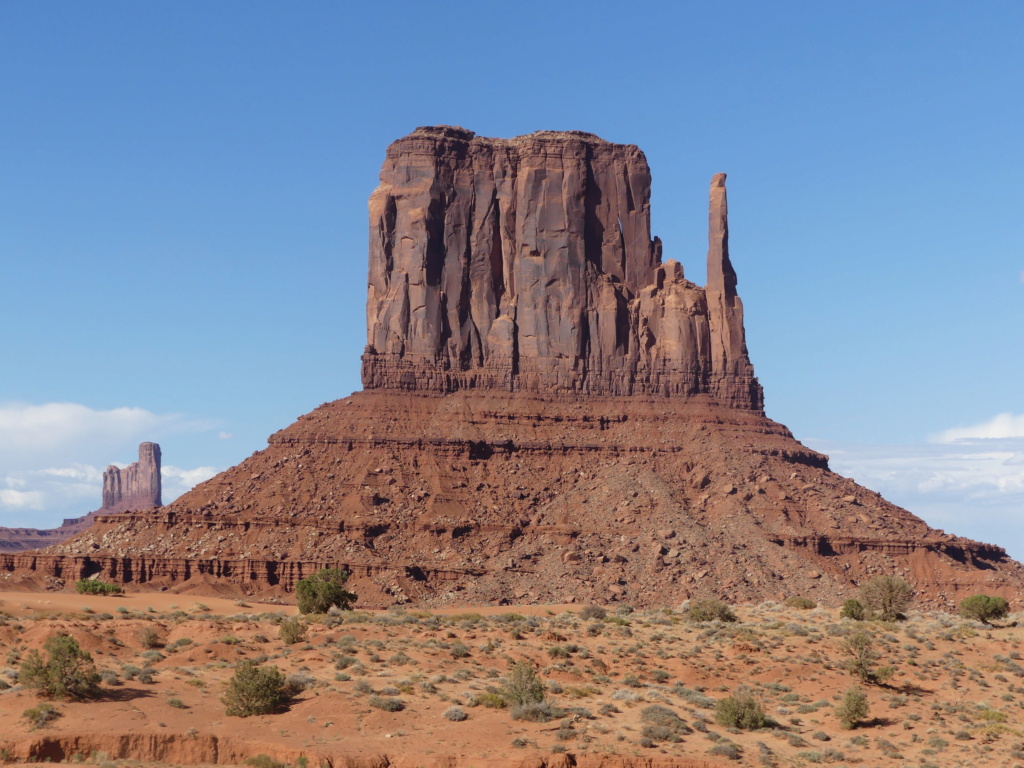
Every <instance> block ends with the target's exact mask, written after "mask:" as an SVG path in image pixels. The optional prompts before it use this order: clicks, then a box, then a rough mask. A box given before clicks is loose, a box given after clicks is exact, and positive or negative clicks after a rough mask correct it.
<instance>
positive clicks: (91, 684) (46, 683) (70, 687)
mask: <svg viewBox="0 0 1024 768" xmlns="http://www.w3.org/2000/svg"><path fill="white" fill-rule="evenodd" d="M43 650H45V651H46V653H47V655H48V658H47V660H46V661H43V657H42V656H41V655H40V653H39V651H36V650H32V651H29V653H28V656H26V657H25V661H23V662H22V664H21V668H20V669H19V670H18V682H19V683H21V684H22V685H23V686H25V687H26V688H30V689H33V690H35V691H37V692H38V693H39V695H40V696H42V697H43V698H46V699H69V700H72V701H83V700H85V699H91V698H94V697H96V696H98V695H99V693H100V687H99V682H100V675H99V672H97V671H96V666H95V665H94V664H93V663H92V656H90V655H89V654H88V653H87V652H86V651H83V650H82V649H81V648H80V647H79V646H78V641H77V640H75V638H73V637H71V636H70V635H56V636H55V637H51V638H50V639H49V640H47V641H46V643H45V644H44V645H43Z"/></svg>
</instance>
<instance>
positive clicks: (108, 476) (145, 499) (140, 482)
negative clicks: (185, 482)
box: [99, 443, 162, 514]
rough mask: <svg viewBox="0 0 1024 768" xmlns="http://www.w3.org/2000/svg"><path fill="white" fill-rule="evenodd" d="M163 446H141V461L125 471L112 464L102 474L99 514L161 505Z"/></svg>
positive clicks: (147, 444) (144, 444)
mask: <svg viewBox="0 0 1024 768" xmlns="http://www.w3.org/2000/svg"><path fill="white" fill-rule="evenodd" d="M160 495H161V480H160V446H159V445H157V444H156V443H140V444H139V460H138V461H136V462H135V463H133V464H129V465H128V466H127V467H125V468H124V469H119V468H118V467H116V466H114V465H113V464H111V465H110V466H109V467H107V470H106V472H104V473H103V507H102V508H101V509H100V510H99V512H100V513H106V514H110V513H114V512H127V511H128V510H130V509H149V508H150V507H159V506H160V505H161V503H162V502H161V500H160Z"/></svg>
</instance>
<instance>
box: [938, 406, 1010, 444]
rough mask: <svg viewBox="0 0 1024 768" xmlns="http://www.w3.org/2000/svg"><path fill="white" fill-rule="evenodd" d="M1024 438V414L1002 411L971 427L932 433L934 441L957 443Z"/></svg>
mask: <svg viewBox="0 0 1024 768" xmlns="http://www.w3.org/2000/svg"><path fill="white" fill-rule="evenodd" d="M1006 438H1024V414H1015V413H1000V414H998V415H997V416H993V417H992V418H991V419H989V420H988V421H983V422H982V423H981V424H975V425H973V426H969V427H955V428H953V429H947V430H944V431H942V432H939V433H938V434H936V435H932V437H931V438H930V441H931V442H933V443H955V442H958V441H962V440H998V439H1006Z"/></svg>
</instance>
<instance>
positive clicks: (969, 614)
mask: <svg viewBox="0 0 1024 768" xmlns="http://www.w3.org/2000/svg"><path fill="white" fill-rule="evenodd" d="M1009 612H1010V604H1009V603H1007V602H1006V600H1005V599H1003V598H1001V597H992V596H991V595H971V596H970V597H968V598H965V599H963V600H961V601H960V615H961V616H963V617H964V618H965V619H977V620H978V621H982V622H984V623H986V624H988V623H989V622H990V621H991V620H992V619H1001V618H1003V617H1005V616H1006V614H1008V613H1009Z"/></svg>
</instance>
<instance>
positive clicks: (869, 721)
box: [0, 592, 1024, 768]
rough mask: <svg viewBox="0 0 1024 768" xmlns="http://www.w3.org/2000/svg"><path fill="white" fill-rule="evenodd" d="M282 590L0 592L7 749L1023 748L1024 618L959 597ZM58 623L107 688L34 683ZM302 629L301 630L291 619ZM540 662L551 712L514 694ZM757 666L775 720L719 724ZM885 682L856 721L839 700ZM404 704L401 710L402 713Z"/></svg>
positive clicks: (671, 759) (702, 759)
mask: <svg viewBox="0 0 1024 768" xmlns="http://www.w3.org/2000/svg"><path fill="white" fill-rule="evenodd" d="M281 602H285V601H282V600H281V599H280V598H271V599H270V601H268V602H260V601H258V600H255V599H225V598H219V597H204V596H200V595H195V594H182V593H178V594H176V593H173V592H134V593H129V594H125V595H121V596H96V595H78V594H73V593H66V592H65V593H60V592H0V654H2V657H0V659H2V661H0V681H2V683H0V687H2V688H3V690H0V757H2V759H3V760H4V761H5V762H8V763H29V762H65V763H80V764H89V765H99V766H102V767H103V768H112V767H113V766H122V765H140V764H142V765H148V764H153V763H161V764H168V765H214V764H231V765H251V766H255V767H256V768H272V767H273V766H296V767H297V768H305V766H308V765H312V766H331V767H332V768H335V767H337V766H396V767H397V766H401V767H403V768H404V767H406V766H408V768H415V766H451V767H453V768H455V767H458V768H462V767H463V766H556V765H557V766H563V765H564V766H569V765H580V766H608V767H609V768H610V767H612V766H680V767H687V766H713V765H723V766H724V765H744V766H806V765H818V764H821V765H829V764H831V765H861V766H921V767H922V768H938V767H940V766H941V768H947V767H951V766H977V767H978V768H981V767H982V766H993V767H996V766H1013V765H1017V764H1024V733H1022V730H1024V660H1022V656H1021V654H1022V652H1024V648H1022V640H1024V629H1022V628H1021V627H1020V626H1019V618H1020V617H1019V616H1015V615H1013V614H1011V615H1010V616H1009V617H1007V618H1006V619H1004V620H1002V621H1000V622H998V624H997V625H993V626H989V625H986V624H983V623H981V622H978V621H973V620H965V619H962V618H960V617H958V616H955V615H952V614H949V613H941V612H927V613H923V612H911V613H910V614H909V615H908V618H907V620H906V621H902V622H892V623H886V622H877V621H867V622H859V621H853V620H850V619H841V618H839V611H838V610H837V609H836V608H828V607H815V608H798V607H794V606H789V605H785V604H784V603H774V602H765V603H761V604H758V605H739V606H733V610H734V612H735V614H736V617H737V621H735V622H722V621H711V622H694V621H691V620H689V619H688V618H687V617H686V614H685V612H684V611H683V610H680V609H681V608H682V607H681V606H665V607H664V608H661V609H650V608H648V609H638V610H631V609H630V608H629V607H628V606H623V605H619V606H615V607H607V608H604V609H598V608H597V607H595V606H579V605H549V606H544V605H540V606H538V605H530V606H491V607H480V608H462V609H439V610H414V609H399V608H395V609H390V610H377V611H366V610H359V609H358V605H357V607H356V610H352V611H334V612H332V613H331V614H325V615H318V616H307V617H301V616H299V620H300V622H301V624H302V625H303V628H304V630H305V632H304V637H302V638H301V639H299V640H298V641H296V642H291V643H286V642H285V641H284V640H283V639H282V637H281V635H282V632H281V624H282V622H283V621H285V620H287V619H291V618H294V617H296V616H297V615H298V611H297V608H296V607H295V606H294V605H282V604H280V603H281ZM857 633H867V634H868V635H869V636H870V639H871V644H872V650H873V652H874V659H873V660H872V661H871V663H872V664H873V665H879V666H881V665H886V666H891V667H893V668H894V670H895V673H894V674H893V676H892V677H890V678H889V679H888V680H885V681H883V682H880V683H877V684H870V683H865V682H864V681H862V680H860V679H858V678H857V677H856V676H855V675H853V674H852V672H851V670H850V668H849V663H850V661H851V657H850V656H849V654H848V653H847V652H846V650H845V648H846V646H847V645H848V643H847V640H848V638H850V637H851V636H852V635H854V634H857ZM57 634H68V635H71V636H72V637H74V638H75V639H76V641H77V642H78V644H79V645H80V646H81V648H82V649H84V650H86V651H88V652H89V653H90V655H91V657H92V660H93V661H94V662H95V665H96V668H97V670H98V671H99V672H100V673H101V675H102V676H103V682H102V683H101V693H100V695H99V697H98V698H96V699H94V700H90V701H84V702H64V701H55V702H52V703H53V705H55V707H56V710H57V715H56V717H54V718H53V719H51V720H50V721H49V722H45V723H42V724H35V723H32V722H30V720H29V719H28V718H27V717H26V715H25V713H26V712H27V711H30V710H32V709H33V708H35V707H37V706H38V705H39V704H40V703H41V702H42V699H40V698H39V696H37V695H36V693H35V692H34V691H32V690H29V689H27V688H25V687H24V686H22V685H19V683H18V671H19V667H20V665H21V664H22V663H23V661H24V659H25V657H26V655H27V654H28V653H29V652H30V651H31V650H32V649H39V648H41V647H42V646H43V644H44V642H45V641H46V640H47V639H48V638H50V637H52V636H54V635H57ZM290 639H293V638H290ZM242 660H253V661H257V662H259V663H261V664H263V665H273V666H275V667H277V668H278V669H279V670H280V671H281V672H282V673H284V674H285V675H287V676H288V679H289V682H290V683H291V684H292V685H293V687H294V689H295V690H296V691H298V692H297V693H296V695H295V696H294V698H293V700H292V701H291V702H290V703H289V704H288V705H287V706H286V707H284V708H282V710H281V711H279V712H278V713H275V714H269V715H257V716H251V717H234V716H228V715H226V713H225V705H224V703H223V702H222V697H223V695H224V692H225V689H226V685H227V681H228V679H229V678H230V676H231V675H232V673H233V670H234V668H235V665H236V664H237V663H238V662H240V661H242ZM523 660H526V661H528V662H530V664H531V665H532V666H533V667H534V668H535V669H536V671H537V673H538V675H539V678H540V680H541V681H542V683H543V685H544V690H545V698H546V702H547V703H548V704H549V705H550V714H551V719H549V720H547V721H546V722H531V721H526V720H521V719H514V717H513V716H512V714H513V713H512V711H511V710H510V709H509V708H507V707H502V706H500V704H501V701H500V692H501V691H502V686H503V683H504V680H505V678H506V675H507V674H508V671H509V669H510V665H511V664H512V663H514V662H517V661H523ZM741 686H747V687H748V688H749V690H750V692H751V693H752V694H753V696H754V698H755V699H756V700H757V701H758V702H759V704H760V706H761V708H762V710H763V712H764V714H765V716H766V718H767V720H768V723H767V725H766V726H765V727H762V728H757V729H754V730H745V729H739V728H735V727H730V726H727V725H722V724H721V723H719V722H718V721H716V705H717V703H718V701H719V700H720V699H723V698H726V697H729V696H732V695H733V694H735V693H736V692H737V689H739V688H740V687H741ZM852 686H859V687H860V688H861V689H862V690H863V691H864V692H865V693H866V695H867V699H868V713H867V715H866V716H865V717H864V718H863V719H862V721H861V722H859V723H858V724H857V725H856V727H854V728H852V729H848V728H844V727H843V726H842V724H841V723H840V720H839V718H838V716H837V714H836V712H837V706H838V705H839V703H840V701H841V699H842V698H843V696H844V694H845V693H846V691H847V690H848V689H850V688H851V687H852ZM389 710H394V711H389Z"/></svg>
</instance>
